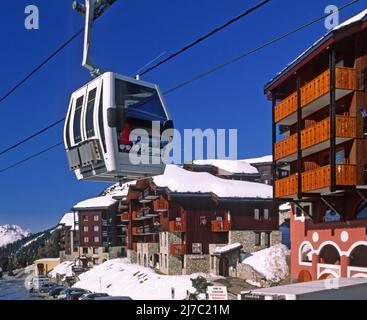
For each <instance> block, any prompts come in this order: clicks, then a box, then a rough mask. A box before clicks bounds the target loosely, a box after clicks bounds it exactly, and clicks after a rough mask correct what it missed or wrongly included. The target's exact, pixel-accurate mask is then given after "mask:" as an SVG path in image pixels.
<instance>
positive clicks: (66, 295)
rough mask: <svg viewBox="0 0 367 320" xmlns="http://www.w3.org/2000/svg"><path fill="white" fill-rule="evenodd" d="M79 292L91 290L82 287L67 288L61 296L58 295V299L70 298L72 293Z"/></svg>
mask: <svg viewBox="0 0 367 320" xmlns="http://www.w3.org/2000/svg"><path fill="white" fill-rule="evenodd" d="M77 292H82V293H83V294H84V293H90V291H88V290H85V289H81V288H67V289H65V290H63V291H61V292H60V294H59V296H58V300H68V299H69V296H70V295H71V294H72V293H77Z"/></svg>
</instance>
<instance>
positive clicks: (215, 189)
mask: <svg viewBox="0 0 367 320" xmlns="http://www.w3.org/2000/svg"><path fill="white" fill-rule="evenodd" d="M153 182H154V184H155V185H156V186H157V187H160V188H167V189H169V190H170V191H171V192H175V193H187V194H188V193H196V194H198V193H199V194H203V193H212V194H215V195H216V196H217V197H218V198H252V199H271V198H272V195H273V188H272V187H271V186H269V185H265V184H261V183H255V182H248V181H236V180H230V179H222V178H219V177H216V176H214V175H212V174H210V173H207V172H192V171H188V170H185V169H183V168H181V167H179V166H176V165H167V166H166V170H165V172H164V174H163V175H159V176H156V177H154V178H153Z"/></svg>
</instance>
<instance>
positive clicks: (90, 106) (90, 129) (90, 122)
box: [85, 89, 97, 138]
mask: <svg viewBox="0 0 367 320" xmlns="http://www.w3.org/2000/svg"><path fill="white" fill-rule="evenodd" d="M96 93H97V89H93V90H92V91H90V92H89V94H88V103H87V112H86V116H85V123H86V130H87V137H88V138H91V137H93V136H94V134H95V131H94V119H93V118H94V117H93V114H94V105H95V101H96Z"/></svg>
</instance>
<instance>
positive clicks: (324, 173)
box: [302, 164, 357, 192]
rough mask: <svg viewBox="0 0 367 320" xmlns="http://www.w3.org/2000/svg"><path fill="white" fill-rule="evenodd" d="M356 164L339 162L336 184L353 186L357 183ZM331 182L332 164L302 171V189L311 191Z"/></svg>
mask: <svg viewBox="0 0 367 320" xmlns="http://www.w3.org/2000/svg"><path fill="white" fill-rule="evenodd" d="M356 169H357V168H356V166H355V165H345V164H338V165H337V166H336V184H337V185H338V186H353V185H356V183H357V170H356ZM330 184H331V166H330V165H328V166H325V167H321V168H318V169H316V170H312V171H307V172H304V173H302V191H303V192H309V191H314V190H319V189H323V188H327V187H329V186H330Z"/></svg>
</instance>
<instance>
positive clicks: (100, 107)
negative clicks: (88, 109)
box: [98, 84, 106, 153]
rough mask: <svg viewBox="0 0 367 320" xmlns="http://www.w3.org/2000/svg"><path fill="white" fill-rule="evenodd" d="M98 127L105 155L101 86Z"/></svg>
mask: <svg viewBox="0 0 367 320" xmlns="http://www.w3.org/2000/svg"><path fill="white" fill-rule="evenodd" d="M98 126H99V134H100V136H101V141H102V147H103V152H104V153H106V135H105V132H104V123H103V84H102V89H101V96H100V98H99V107H98Z"/></svg>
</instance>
